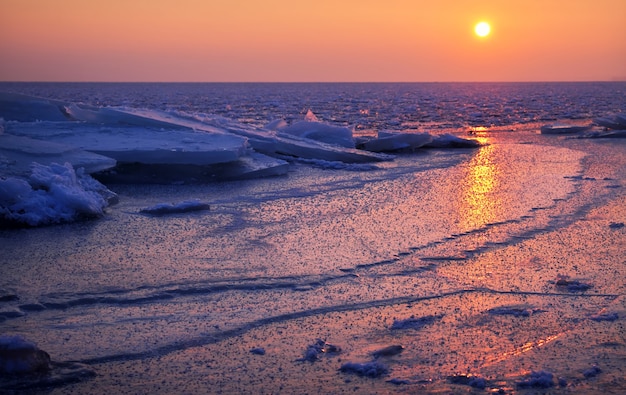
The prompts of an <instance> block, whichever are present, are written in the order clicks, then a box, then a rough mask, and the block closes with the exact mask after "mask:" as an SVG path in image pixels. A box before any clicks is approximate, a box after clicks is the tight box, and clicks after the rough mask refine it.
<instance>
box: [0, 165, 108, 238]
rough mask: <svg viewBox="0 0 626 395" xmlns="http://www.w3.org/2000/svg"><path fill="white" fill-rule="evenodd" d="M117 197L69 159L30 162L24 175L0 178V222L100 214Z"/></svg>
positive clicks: (41, 222) (58, 220)
mask: <svg viewBox="0 0 626 395" xmlns="http://www.w3.org/2000/svg"><path fill="white" fill-rule="evenodd" d="M116 198H117V196H116V195H115V194H114V193H113V192H111V191H110V190H108V189H107V188H106V187H105V186H104V185H102V184H101V183H99V182H98V181H96V180H95V179H93V178H92V177H90V176H89V175H88V174H85V172H84V171H83V170H82V169H78V171H74V168H73V167H72V165H70V164H69V163H65V164H63V165H60V164H57V163H52V164H50V165H49V166H45V165H41V164H39V163H33V165H32V174H31V175H30V177H29V178H27V179H25V178H16V177H8V178H5V179H0V226H24V225H27V226H39V225H50V224H55V223H61V222H71V221H74V220H77V219H82V218H93V217H99V216H102V215H103V214H104V209H105V207H107V206H108V205H109V204H110V203H114V202H115V200H116Z"/></svg>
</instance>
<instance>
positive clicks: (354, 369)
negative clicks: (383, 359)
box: [339, 361, 389, 378]
mask: <svg viewBox="0 0 626 395" xmlns="http://www.w3.org/2000/svg"><path fill="white" fill-rule="evenodd" d="M339 370H340V371H341V372H343V373H354V374H356V375H358V376H364V377H371V378H376V377H380V376H382V375H385V374H387V373H389V368H388V367H387V365H385V364H382V363H380V362H378V361H373V362H365V363H357V362H346V363H344V364H343V365H341V368H339Z"/></svg>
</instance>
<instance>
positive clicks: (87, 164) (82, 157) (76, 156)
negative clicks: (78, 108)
mask: <svg viewBox="0 0 626 395" xmlns="http://www.w3.org/2000/svg"><path fill="white" fill-rule="evenodd" d="M33 162H37V163H40V164H42V165H50V164H51V163H70V164H71V165H72V166H73V167H74V168H75V169H78V168H81V167H82V168H83V169H85V172H87V173H95V172H98V171H102V170H106V169H110V168H112V167H114V166H115V159H112V158H109V157H107V156H103V155H99V154H95V153H92V152H87V151H85V150H82V149H79V148H76V147H75V146H70V145H67V144H60V143H55V142H50V141H42V140H36V139H31V138H28V137H23V136H13V135H10V134H6V133H4V134H0V174H2V175H4V176H27V175H29V174H30V172H31V164H32V163H33Z"/></svg>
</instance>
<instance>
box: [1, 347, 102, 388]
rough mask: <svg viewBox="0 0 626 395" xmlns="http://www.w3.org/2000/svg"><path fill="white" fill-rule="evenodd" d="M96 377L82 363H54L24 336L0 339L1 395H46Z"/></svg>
mask: <svg viewBox="0 0 626 395" xmlns="http://www.w3.org/2000/svg"><path fill="white" fill-rule="evenodd" d="M95 375H96V374H95V372H94V371H93V370H92V369H90V368H89V367H87V366H85V365H83V364H80V363H74V362H55V361H52V360H51V358H50V355H49V354H48V353H47V352H45V351H43V350H41V349H40V348H39V347H37V345H36V344H35V343H33V342H31V341H29V340H26V339H25V338H23V337H22V336H19V335H14V336H11V335H2V336H0V388H1V389H2V393H5V391H6V393H16V394H17V393H32V392H33V391H35V390H39V391H42V390H43V391H44V392H47V391H50V390H51V389H52V388H54V387H58V386H63V385H66V384H68V383H76V382H79V381H83V380H87V379H90V378H92V377H94V376H95Z"/></svg>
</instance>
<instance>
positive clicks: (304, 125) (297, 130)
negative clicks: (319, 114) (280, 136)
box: [281, 121, 354, 148]
mask: <svg viewBox="0 0 626 395" xmlns="http://www.w3.org/2000/svg"><path fill="white" fill-rule="evenodd" d="M281 131H282V132H283V133H287V134H292V135H294V136H299V137H305V138H308V139H312V140H316V141H321V142H324V143H327V144H331V145H338V146H340V147H346V148H354V138H353V137H352V130H351V129H348V128H345V127H339V126H333V125H328V124H325V123H322V122H312V121H301V122H296V123H294V124H292V125H290V126H287V127H286V128H283V129H281Z"/></svg>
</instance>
